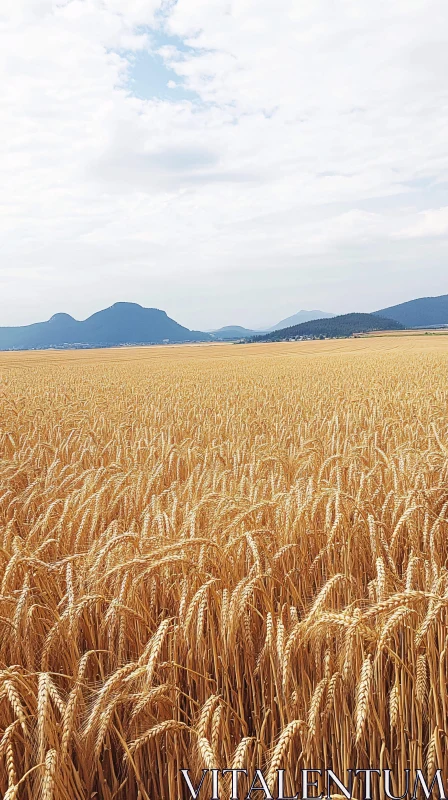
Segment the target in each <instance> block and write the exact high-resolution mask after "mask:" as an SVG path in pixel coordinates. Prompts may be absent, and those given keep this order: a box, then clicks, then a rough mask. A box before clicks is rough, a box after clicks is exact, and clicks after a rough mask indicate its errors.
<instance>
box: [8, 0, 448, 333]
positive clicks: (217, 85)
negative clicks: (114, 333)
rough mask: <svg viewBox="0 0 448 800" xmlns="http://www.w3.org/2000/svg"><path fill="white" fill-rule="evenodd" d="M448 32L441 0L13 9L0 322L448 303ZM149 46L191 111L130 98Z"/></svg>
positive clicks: (155, 2) (201, 1)
mask: <svg viewBox="0 0 448 800" xmlns="http://www.w3.org/2000/svg"><path fill="white" fill-rule="evenodd" d="M435 19H437V20H438V24H437V25H434V20H435ZM447 23H448V7H447V6H446V3H445V2H444V0H406V2H405V0H395V2H394V3H390V2H386V0H378V2H376V3H370V2H368V0H336V2H330V0H303V2H301V3H300V4H299V3H297V2H294V0H279V2H277V3H276V4H275V5H274V6H273V5H272V3H270V2H268V1H267V0H258V1H257V2H256V1H255V0H213V2H212V3H211V2H210V0H178V2H177V3H167V2H163V3H162V2H160V1H159V0H126V2H124V1H123V0H59V1H58V0H53V2H52V1H51V0H14V2H10V0H6V1H5V0H3V3H2V6H1V10H0V79H1V81H2V97H1V98H0V125H1V129H2V137H3V142H4V147H3V149H2V151H1V153H0V235H1V237H2V243H3V246H2V253H3V259H2V265H0V298H1V299H0V324H14V323H21V322H26V321H31V320H32V319H34V318H36V319H37V318H42V317H45V316H49V315H50V314H51V313H54V311H57V310H67V311H71V312H72V313H75V314H78V315H80V316H83V315H87V314H88V313H90V312H91V311H93V310H95V309H97V308H99V307H101V306H104V305H106V304H108V303H109V302H113V301H114V300H117V299H130V300H136V301H140V302H142V303H144V304H147V305H158V306H161V307H164V308H166V309H167V311H168V312H170V313H172V314H173V315H174V316H177V317H178V318H179V319H180V321H182V322H184V323H185V324H189V325H191V326H195V327H201V326H203V327H206V326H207V327H210V326H212V325H213V324H215V322H216V324H218V323H219V324H221V323H222V324H226V323H230V322H242V323H244V324H257V323H259V322H260V320H261V322H264V321H265V319H266V315H267V314H268V316H272V317H273V321H275V318H276V317H279V318H280V317H281V316H286V315H287V314H288V313H292V312H294V311H295V310H297V308H299V307H306V306H309V307H325V306H327V307H328V308H329V309H330V310H336V311H337V310H339V309H341V310H349V309H351V308H355V307H356V308H362V309H365V310H368V309H369V307H370V304H371V305H372V306H373V307H379V306H381V305H388V304H391V303H392V302H398V301H400V300H401V299H402V296H403V294H404V290H403V276H404V275H406V284H407V286H406V288H407V291H406V294H407V295H408V294H409V290H410V289H411V287H412V291H415V293H416V294H437V293H442V292H446V291H447V290H448V289H447V286H446V283H445V273H446V254H447V234H448V220H447V214H446V212H447V208H446V201H445V203H444V198H443V194H444V192H445V191H446V184H448V151H447V148H446V141H445V140H446V130H447V124H448V112H447V108H448V104H447V99H448V89H447V85H446V79H445V75H446V73H447V71H448V47H447V44H448V43H447V39H448V34H447V33H446V31H447V30H448V26H447ZM146 48H150V49H151V50H152V51H153V52H154V51H157V52H158V53H159V54H161V55H162V57H163V58H164V60H165V63H166V66H167V67H168V68H170V69H171V70H172V72H174V74H175V75H177V76H178V78H177V79H176V80H175V79H170V80H169V81H168V82H166V81H165V84H164V85H165V86H167V87H168V88H170V89H172V88H175V87H178V88H179V87H185V88H186V89H189V90H191V92H193V93H194V94H191V95H187V94H185V97H184V99H180V100H178V99H177V92H176V93H171V94H170V95H169V98H168V99H163V97H162V96H161V97H160V98H159V99H157V98H153V99H148V100H143V99H139V98H137V97H134V96H132V94H131V93H130V90H129V88H128V87H129V86H130V85H132V84H128V76H129V71H130V69H131V62H132V54H133V53H136V52H141V51H144V50H145V49H146ZM150 79H151V75H150V74H148V80H150ZM190 96H191V97H192V98H198V99H197V101H192V100H189V99H188V97H190ZM445 198H446V194H445ZM439 206H440V208H439ZM408 239H412V240H413V241H412V246H410V245H409V246H408V244H407V240H408ZM427 240H428V241H427ZM419 248H420V249H419ZM423 256H424V263H425V269H424V270H423V269H422V267H421V264H422V258H423ZM356 270H358V272H356ZM25 275H26V281H25V280H24V276H25ZM256 280H257V281H258V286H257V287H255V285H254V282H255V281H256ZM241 298H243V300H241ZM239 303H240V305H238V304H239ZM233 310H235V311H233ZM237 312H239V314H240V315H241V316H239V318H238V319H237V318H236V317H235V316H234V314H236V313H237ZM243 315H244V316H243ZM260 324H261V323H260Z"/></svg>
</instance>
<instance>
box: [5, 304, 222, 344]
mask: <svg viewBox="0 0 448 800" xmlns="http://www.w3.org/2000/svg"><path fill="white" fill-rule="evenodd" d="M164 341H169V342H188V341H203V342H204V341H205V342H208V341H212V337H211V336H210V334H208V333H203V332H202V331H192V330H190V329H189V328H185V327H184V326H183V325H179V323H178V322H176V321H175V320H173V319H171V317H169V316H168V315H167V313H166V311H162V310H161V309H159V308H144V307H143V306H141V305H139V303H126V302H118V303H114V304H113V305H111V306H108V308H105V309H102V310H101V311H96V312H95V313H94V314H91V315H90V317H87V319H85V320H76V319H74V317H72V316H71V315H70V314H66V313H64V312H59V313H57V314H53V316H52V317H50V319H49V320H47V321H45V322H34V323H32V324H31V325H22V326H18V327H3V328H2V327H0V350H33V349H34V350H36V349H48V348H58V347H60V348H64V347H71V346H72V347H114V346H120V345H124V344H162V343H163V342H164Z"/></svg>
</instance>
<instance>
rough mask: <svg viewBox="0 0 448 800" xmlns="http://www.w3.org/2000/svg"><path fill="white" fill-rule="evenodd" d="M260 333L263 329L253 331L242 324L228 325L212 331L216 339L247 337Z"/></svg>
mask: <svg viewBox="0 0 448 800" xmlns="http://www.w3.org/2000/svg"><path fill="white" fill-rule="evenodd" d="M260 333H263V331H252V330H249V328H242V327H241V325H226V326H225V327H224V328H218V330H217V331H212V332H211V335H212V336H213V338H214V339H246V338H247V337H248V336H258V335H259V334H260Z"/></svg>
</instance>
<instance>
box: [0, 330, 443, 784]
mask: <svg viewBox="0 0 448 800" xmlns="http://www.w3.org/2000/svg"><path fill="white" fill-rule="evenodd" d="M447 355H448V341H447V339H444V338H443V337H426V340H425V338H424V337H423V336H422V337H407V338H406V337H403V338H399V337H396V336H395V337H393V338H389V339H388V338H387V337H381V338H378V339H371V340H356V341H353V342H351V341H350V342H323V343H314V342H310V343H303V344H301V343H298V344H288V345H265V346H264V345H257V346H241V347H235V346H222V347H214V348H211V347H201V348H192V347H190V348H189V347H185V348H165V349H163V348H155V349H149V350H125V351H123V350H121V351H104V352H96V353H95V352H87V353H65V354H64V353H63V354H58V353H46V354H11V353H8V354H2V355H1V356H0V376H1V383H0V403H1V406H0V408H1V417H0V478H1V480H0V583H1V590H0V670H1V671H0V793H1V795H6V796H8V797H15V796H17V797H20V798H23V800H31V799H32V798H38V797H40V798H45V800H51V798H55V800H81V798H82V800H84V799H87V798H91V797H99V798H105V800H112V798H116V799H117V800H124V799H125V798H129V800H137V798H146V799H147V798H152V799H153V800H156V799H157V798H160V799H164V800H168V798H170V799H171V800H172V798H178V797H181V796H182V793H181V790H180V789H179V769H180V768H181V767H186V766H189V767H190V768H191V769H192V770H193V774H196V775H198V774H199V770H200V769H201V768H202V767H209V768H213V767H229V766H232V764H233V765H237V766H243V765H244V766H245V767H246V768H248V769H249V770H253V769H254V768H256V767H260V768H263V769H264V770H265V771H266V775H269V780H271V778H272V776H273V774H274V771H275V770H276V769H277V767H285V768H286V769H287V770H289V772H288V775H289V779H291V780H295V779H296V778H297V774H298V770H300V769H301V768H302V767H303V766H314V767H319V766H323V765H326V766H330V767H332V768H333V769H334V770H335V771H336V772H337V773H339V774H344V770H345V769H346V768H347V767H350V766H354V765H356V766H358V767H362V766H364V767H367V766H371V765H374V766H381V767H382V768H387V767H390V768H391V769H393V770H394V773H397V774H398V773H401V770H403V769H404V768H406V767H409V768H411V769H415V768H416V767H423V768H424V767H425V765H426V766H427V765H429V767H430V768H432V767H434V765H435V764H437V765H438V766H439V767H441V768H445V770H447V769H448V755H447V746H446V733H447V732H448V731H447V727H446V720H447V691H446V684H447V641H448V639H447V633H448V630H447V611H448V572H447V555H448V540H447V533H448V410H447V408H448V406H447V400H448V384H447V366H448V359H447ZM287 783H288V782H287ZM17 787H18V788H17ZM288 788H290V787H289V785H288ZM394 788H395V793H396V794H397V793H399V792H398V791H397V790H398V788H399V787H397V786H394ZM95 793H96V794H95Z"/></svg>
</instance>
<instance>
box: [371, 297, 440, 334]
mask: <svg viewBox="0 0 448 800" xmlns="http://www.w3.org/2000/svg"><path fill="white" fill-rule="evenodd" d="M373 313H374V314H377V315H380V316H382V317H389V318H390V319H396V320H397V322H401V323H402V325H404V326H405V327H406V328H426V327H427V328H430V327H431V326H432V325H448V294H441V295H439V296H438V297H419V298H418V299H417V300H408V302H407V303H399V305H397V306H389V308H382V309H381V310H380V311H374V312H373Z"/></svg>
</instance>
